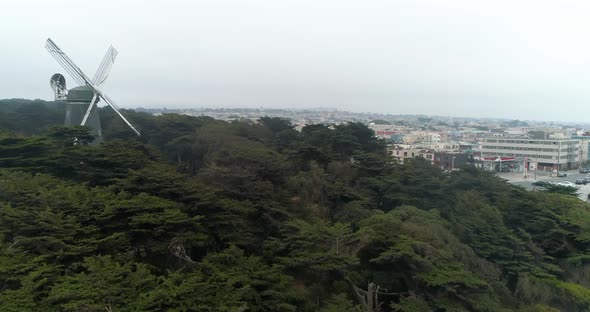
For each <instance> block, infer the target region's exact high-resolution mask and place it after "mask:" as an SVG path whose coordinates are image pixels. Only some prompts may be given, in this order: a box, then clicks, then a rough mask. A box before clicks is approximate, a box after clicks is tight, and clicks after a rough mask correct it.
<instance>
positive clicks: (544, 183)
mask: <svg viewBox="0 0 590 312" xmlns="http://www.w3.org/2000/svg"><path fill="white" fill-rule="evenodd" d="M549 184H551V183H549V182H545V181H535V182H533V185H534V186H547V185H549Z"/></svg>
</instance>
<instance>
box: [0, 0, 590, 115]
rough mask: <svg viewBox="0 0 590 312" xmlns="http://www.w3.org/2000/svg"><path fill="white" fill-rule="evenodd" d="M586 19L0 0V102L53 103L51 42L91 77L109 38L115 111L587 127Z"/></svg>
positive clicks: (462, 4)
mask: <svg viewBox="0 0 590 312" xmlns="http://www.w3.org/2000/svg"><path fill="white" fill-rule="evenodd" d="M588 16H590V2H588V1H578V2H573V1H532V0H531V1H477V0H465V1H459V0H445V1H441V0H431V1H430V0H407V1H401V0H400V1H396V0H384V1H374V0H364V1H361V0H358V1H347V0H241V1H240V0H207V1H204V0H203V1H200V0H193V1H180V0H167V1H124V0H101V1H81V0H78V1H65V0H52V1H41V0H39V1H32V0H19V1H3V2H2V4H1V6H0V40H2V41H1V43H0V74H1V75H2V76H1V77H2V78H1V79H0V81H1V83H0V98H41V99H46V100H50V99H52V97H53V96H52V92H51V90H50V89H49V86H48V80H49V77H50V76H51V75H52V74H53V73H54V72H63V70H61V68H60V67H59V65H58V64H57V63H56V62H55V60H54V59H53V58H52V57H51V56H50V55H49V54H48V53H47V52H46V51H45V49H44V43H45V39H46V38H47V37H51V38H52V39H53V40H54V41H55V42H56V43H57V44H58V45H59V46H60V47H61V48H62V49H63V50H64V51H65V52H66V53H67V54H68V55H69V56H70V57H71V58H72V59H73V60H74V61H75V62H76V63H77V64H78V65H79V66H80V67H81V68H82V69H83V70H84V71H85V72H86V73H87V75H88V76H90V77H92V76H93V75H94V71H95V70H96V67H97V66H98V64H99V62H100V60H101V59H102V56H103V55H104V53H105V51H106V49H107V48H108V46H109V45H110V44H113V45H114V46H115V48H117V50H118V51H119V56H118V58H117V61H116V62H115V65H114V66H113V69H112V72H111V75H110V77H109V79H108V80H107V83H106V84H105V86H104V90H105V91H106V92H107V94H109V96H110V97H111V98H112V99H113V100H115V101H116V102H117V103H118V104H119V105H120V106H122V107H138V106H143V107H169V108H172V107H277V108H310V107H333V108H338V109H342V110H350V111H357V112H367V111H371V112H383V113H394V114H398V113H399V114H413V113H421V114H436V115H450V116H468V117H504V118H518V119H538V120H568V121H587V120H588V119H590V19H589V18H588ZM66 78H69V77H68V76H67V75H66ZM68 81H69V82H71V83H73V80H72V79H69V80H68ZM69 87H71V84H70V86H69Z"/></svg>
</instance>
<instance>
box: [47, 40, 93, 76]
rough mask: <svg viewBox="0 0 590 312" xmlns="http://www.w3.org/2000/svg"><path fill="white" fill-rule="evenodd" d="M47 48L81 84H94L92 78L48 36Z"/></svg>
mask: <svg viewBox="0 0 590 312" xmlns="http://www.w3.org/2000/svg"><path fill="white" fill-rule="evenodd" d="M45 48H46V49H47V51H49V53H50V54H51V55H52V56H53V57H54V58H55V60H56V61H57V62H58V63H59V64H60V65H61V66H62V67H63V68H64V69H65V70H66V71H67V72H68V74H70V76H71V77H72V78H73V79H74V80H75V81H76V82H77V83H78V84H80V85H92V80H90V78H88V76H86V74H84V72H83V71H82V70H81V69H80V67H78V65H76V64H75V63H74V61H72V59H70V58H69V57H68V56H67V55H66V53H65V52H64V51H62V50H61V49H60V48H59V47H58V46H57V45H56V44H55V42H53V40H51V38H47V42H46V43H45Z"/></svg>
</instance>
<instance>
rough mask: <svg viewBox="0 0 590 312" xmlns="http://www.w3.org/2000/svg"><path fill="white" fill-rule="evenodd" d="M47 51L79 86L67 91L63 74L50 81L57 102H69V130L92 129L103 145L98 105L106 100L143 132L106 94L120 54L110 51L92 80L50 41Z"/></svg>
mask: <svg viewBox="0 0 590 312" xmlns="http://www.w3.org/2000/svg"><path fill="white" fill-rule="evenodd" d="M45 48H46V49H47V51H49V53H50V54H51V56H53V57H54V58H55V60H56V61H57V62H58V63H59V64H60V65H61V66H62V67H63V68H64V70H65V71H66V72H67V73H68V74H69V75H70V77H71V78H72V79H74V81H76V82H77V83H78V86H77V87H75V88H72V89H69V90H68V89H66V79H65V77H64V76H63V75H62V74H54V75H53V76H51V79H50V86H51V88H52V89H53V92H54V95H55V100H56V101H65V102H66V117H65V125H66V126H74V125H80V126H89V127H90V128H92V129H93V131H92V132H93V133H92V134H93V135H94V136H95V137H96V139H95V143H98V142H101V141H102V129H101V127H100V118H99V116H98V109H97V103H98V102H99V101H100V100H103V101H104V102H105V103H106V104H107V105H109V106H110V107H111V108H112V109H113V110H114V111H115V112H116V113H117V115H119V117H121V119H123V121H124V122H125V123H126V124H127V125H128V126H129V128H131V130H133V131H134V132H135V133H136V134H137V135H140V133H139V131H137V129H135V127H133V125H132V124H131V123H130V122H129V121H128V120H127V119H126V118H125V117H124V116H123V114H121V109H120V108H119V106H117V104H115V102H113V100H111V99H110V98H109V97H108V96H107V95H106V94H104V92H103V91H101V89H100V88H101V86H102V85H103V84H104V82H105V81H106V79H107V77H108V76H109V73H110V71H111V67H112V66H113V63H114V62H115V58H116V57H117V54H118V52H117V50H115V48H113V46H111V47H109V49H108V50H107V53H106V54H105V56H104V58H103V59H102V62H101V63H100V65H99V66H98V69H97V70H96V74H94V77H93V78H92V79H90V78H89V77H88V76H86V74H84V72H83V71H82V70H81V69H80V67H78V66H77V65H76V64H74V62H73V61H72V59H70V58H69V57H68V56H67V55H66V54H65V53H64V52H63V51H62V50H61V49H60V48H59V47H58V46H57V45H56V44H55V43H54V42H53V40H51V39H50V38H49V39H47V42H46V43H45Z"/></svg>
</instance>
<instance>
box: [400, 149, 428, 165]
mask: <svg viewBox="0 0 590 312" xmlns="http://www.w3.org/2000/svg"><path fill="white" fill-rule="evenodd" d="M390 153H391V155H392V156H393V158H394V159H395V160H397V161H398V162H399V163H402V164H403V163H404V161H405V160H406V159H413V158H424V159H426V160H428V161H429V162H430V163H431V164H433V165H434V151H433V150H428V149H421V148H402V147H395V148H393V149H391V150H390Z"/></svg>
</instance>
